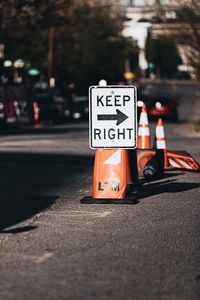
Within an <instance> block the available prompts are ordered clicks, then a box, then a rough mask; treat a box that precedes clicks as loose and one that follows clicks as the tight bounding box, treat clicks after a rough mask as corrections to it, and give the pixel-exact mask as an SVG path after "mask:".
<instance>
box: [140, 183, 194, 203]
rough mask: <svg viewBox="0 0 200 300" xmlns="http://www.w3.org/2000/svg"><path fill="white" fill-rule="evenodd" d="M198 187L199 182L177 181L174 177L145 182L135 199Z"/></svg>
mask: <svg viewBox="0 0 200 300" xmlns="http://www.w3.org/2000/svg"><path fill="white" fill-rule="evenodd" d="M199 187H200V184H199V183H192V182H177V181H176V180H175V179H172V180H165V181H161V182H153V183H149V184H145V185H144V186H143V188H142V189H141V190H140V191H139V192H138V193H137V194H136V195H135V196H136V199H137V200H138V201H139V200H142V199H144V198H148V197H151V196H156V195H160V194H164V193H180V192H184V191H189V190H193V189H196V188H199Z"/></svg>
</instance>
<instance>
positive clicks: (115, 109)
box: [89, 86, 137, 149]
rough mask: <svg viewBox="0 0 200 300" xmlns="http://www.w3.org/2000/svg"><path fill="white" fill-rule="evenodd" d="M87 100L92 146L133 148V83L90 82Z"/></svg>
mask: <svg viewBox="0 0 200 300" xmlns="http://www.w3.org/2000/svg"><path fill="white" fill-rule="evenodd" d="M89 104H90V105H89V108H90V122H89V123H90V147H91V148H92V149H101V148H104V149H115V148H117V149H119V148H123V149H134V148H136V140H137V132H136V131H137V128H136V127H137V126H136V124H137V114H136V88H135V87H134V86H92V87H90V89H89Z"/></svg>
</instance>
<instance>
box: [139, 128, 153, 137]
mask: <svg viewBox="0 0 200 300" xmlns="http://www.w3.org/2000/svg"><path fill="white" fill-rule="evenodd" d="M138 135H142V136H145V135H147V136H149V135H150V131H149V128H148V127H139V129H138Z"/></svg>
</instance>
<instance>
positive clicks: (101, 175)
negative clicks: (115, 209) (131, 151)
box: [81, 149, 134, 204]
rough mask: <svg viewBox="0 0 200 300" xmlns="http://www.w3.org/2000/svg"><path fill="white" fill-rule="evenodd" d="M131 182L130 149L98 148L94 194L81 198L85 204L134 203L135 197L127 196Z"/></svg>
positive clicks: (94, 175)
mask: <svg viewBox="0 0 200 300" xmlns="http://www.w3.org/2000/svg"><path fill="white" fill-rule="evenodd" d="M130 183H131V178H130V170H129V159H128V151H127V150H125V149H118V150H110V149H109V150H100V149H98V150H96V153H95V163H94V174H93V195H92V197H85V198H83V199H82V200H81V203H84V204H92V203H96V204H111V203H114V204H134V199H133V197H132V198H131V197H127V188H128V184H130Z"/></svg>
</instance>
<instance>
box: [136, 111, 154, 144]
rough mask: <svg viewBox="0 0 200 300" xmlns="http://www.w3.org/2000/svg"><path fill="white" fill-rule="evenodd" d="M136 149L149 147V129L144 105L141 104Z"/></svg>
mask: <svg viewBox="0 0 200 300" xmlns="http://www.w3.org/2000/svg"><path fill="white" fill-rule="evenodd" d="M137 148H138V149H151V140H150V130H149V122H148V116H147V109H146V106H145V105H143V106H142V110H141V114H140V120H139V127H138V142H137Z"/></svg>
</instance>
